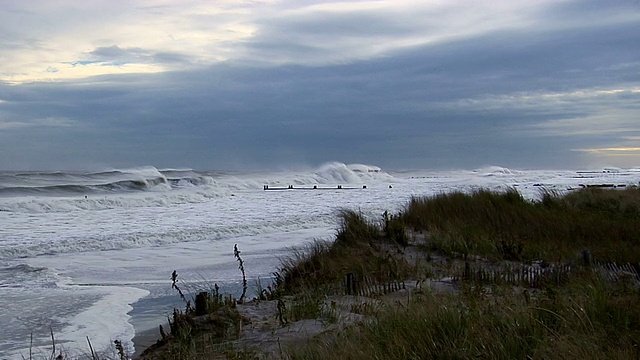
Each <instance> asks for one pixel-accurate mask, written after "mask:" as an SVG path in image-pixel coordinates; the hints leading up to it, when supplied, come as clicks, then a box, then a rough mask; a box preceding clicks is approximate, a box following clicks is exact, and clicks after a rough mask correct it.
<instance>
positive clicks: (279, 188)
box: [264, 185, 367, 191]
mask: <svg viewBox="0 0 640 360" xmlns="http://www.w3.org/2000/svg"><path fill="white" fill-rule="evenodd" d="M366 188H367V185H362V187H347V186H342V185H336V186H318V185H313V186H293V185H289V186H287V187H284V186H269V185H264V190H265V191H282V190H356V189H366Z"/></svg>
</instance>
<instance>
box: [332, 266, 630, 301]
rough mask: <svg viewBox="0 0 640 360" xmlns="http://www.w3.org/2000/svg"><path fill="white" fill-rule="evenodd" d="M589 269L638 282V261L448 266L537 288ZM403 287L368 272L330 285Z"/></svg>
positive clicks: (380, 290) (345, 290) (490, 280)
mask: <svg viewBox="0 0 640 360" xmlns="http://www.w3.org/2000/svg"><path fill="white" fill-rule="evenodd" d="M579 268H580V269H588V268H590V269H592V270H593V271H594V272H597V273H600V274H601V275H602V276H604V277H605V279H607V280H608V281H613V282H617V281H624V280H627V281H634V282H636V283H638V284H640V273H639V271H638V269H640V264H638V265H633V264H631V263H627V264H623V265H617V264H616V263H607V262H598V261H594V262H592V263H591V265H590V266H585V265H575V264H574V265H571V264H564V265H555V264H554V265H548V266H541V265H538V264H535V265H530V264H524V263H510V264H501V265H491V264H482V263H471V262H465V263H463V264H462V265H460V266H453V267H451V269H450V270H449V271H450V277H451V278H452V280H453V281H470V282H473V283H476V284H509V285H516V286H525V287H529V288H539V287H541V286H542V285H543V284H549V283H553V284H555V285H560V284H562V283H564V282H566V281H567V280H568V278H569V276H571V274H572V273H574V272H575V271H576V270H577V269H579ZM401 289H406V286H405V282H404V281H383V282H380V281H377V280H376V279H374V278H372V277H368V276H364V277H361V276H358V275H356V274H354V273H349V274H347V275H346V276H345V277H344V278H343V279H342V283H341V284H340V285H339V286H336V287H334V288H333V289H332V291H331V293H332V294H336V295H356V296H367V297H370V296H377V295H384V294H388V293H391V292H395V291H398V290H401Z"/></svg>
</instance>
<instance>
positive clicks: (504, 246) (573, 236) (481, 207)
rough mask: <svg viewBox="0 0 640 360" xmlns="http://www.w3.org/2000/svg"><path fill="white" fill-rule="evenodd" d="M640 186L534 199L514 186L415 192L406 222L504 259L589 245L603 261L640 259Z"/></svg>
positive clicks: (439, 245) (444, 246)
mask: <svg viewBox="0 0 640 360" xmlns="http://www.w3.org/2000/svg"><path fill="white" fill-rule="evenodd" d="M639 209H640V190H639V189H637V188H629V189H626V190H602V189H591V188H590V189H584V190H580V191H577V192H573V193H570V194H569V195H567V196H564V197H560V196H558V195H556V194H553V193H548V192H547V193H544V194H542V199H541V200H540V201H537V202H531V201H527V200H525V199H524V198H523V197H522V196H521V195H520V194H519V193H518V192H517V191H516V190H509V191H506V192H504V193H495V192H490V191H486V190H480V191H476V192H474V193H471V194H464V193H459V192H458V193H451V194H441V195H438V196H434V197H426V198H413V199H412V200H411V201H410V202H409V204H408V205H407V206H406V210H405V212H404V213H403V217H404V221H405V223H406V224H407V225H408V226H411V227H414V228H416V229H419V230H426V231H429V232H430V233H431V234H432V237H433V239H432V240H433V241H432V245H433V246H434V247H435V248H436V249H440V250H444V251H445V252H448V253H449V254H455V253H459V254H462V255H464V254H465V253H469V252H475V253H478V254H480V255H485V256H490V257H493V258H496V259H506V260H538V259H543V260H548V261H560V260H571V259H573V258H575V257H576V256H577V255H578V254H579V252H580V251H581V250H583V249H585V248H588V249H589V250H590V251H591V252H592V253H593V255H594V257H596V258H597V259H600V260H602V261H615V262H635V263H637V262H638V261H640V247H639V246H638V245H640V236H639V235H640V210H639Z"/></svg>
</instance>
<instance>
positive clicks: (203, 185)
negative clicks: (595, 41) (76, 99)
mask: <svg viewBox="0 0 640 360" xmlns="http://www.w3.org/2000/svg"><path fill="white" fill-rule="evenodd" d="M52 174H53V175H52ZM17 175H18V174H15V173H3V174H2V178H1V179H2V181H4V182H3V183H2V186H3V191H2V192H1V194H2V196H1V197H0V226H1V227H2V235H1V237H0V272H2V274H3V277H2V280H0V281H1V282H0V295H2V296H0V298H1V299H2V301H3V303H2V304H0V305H2V306H0V309H2V310H0V317H2V318H3V319H9V321H8V324H9V325H10V326H7V327H5V328H4V330H2V329H0V331H5V333H2V334H0V339H3V340H2V343H0V354H2V356H3V357H4V358H9V359H13V358H20V356H21V354H22V355H24V354H27V353H28V351H29V338H30V334H32V333H33V337H34V348H37V349H41V350H39V351H40V353H45V354H46V353H48V351H50V350H47V349H50V346H51V344H50V343H51V339H50V338H51V335H50V332H51V331H53V332H54V334H55V337H56V339H57V341H58V342H59V344H63V345H64V347H65V349H67V350H68V351H69V352H70V353H82V352H86V351H87V345H86V342H87V340H86V338H87V337H89V338H90V339H91V342H92V344H93V345H94V347H95V348H97V349H103V348H109V347H110V346H111V343H112V341H113V340H116V339H118V340H121V341H122V342H123V344H124V346H125V347H126V349H127V350H128V351H129V352H130V353H132V354H133V353H134V352H136V351H137V349H136V348H135V346H134V342H135V341H132V340H133V339H134V337H136V336H138V337H139V338H140V339H143V338H145V339H150V338H152V336H151V335H149V336H146V335H145V336H144V337H143V336H142V335H141V334H152V333H153V332H155V333H156V334H158V325H160V324H162V323H163V322H165V321H166V317H167V315H168V314H169V313H170V311H171V309H172V308H173V307H174V306H176V305H179V304H180V298H179V296H178V295H177V294H176V292H175V290H174V289H172V288H171V272H172V271H173V270H176V271H177V272H178V274H179V279H180V281H181V282H182V284H184V286H185V288H187V289H193V291H197V290H198V289H211V287H212V286H213V284H218V285H219V286H220V288H221V289H222V291H225V292H229V293H237V292H238V289H239V284H240V281H241V275H240V272H239V271H238V269H237V263H236V261H235V259H234V257H233V246H234V245H235V244H237V245H238V247H239V249H240V251H241V252H242V256H243V258H244V261H245V264H246V265H245V266H246V270H247V276H248V278H249V280H250V282H254V281H255V280H257V279H258V278H261V279H265V280H266V279H270V277H271V275H272V273H273V271H275V269H276V268H277V267H278V264H279V259H280V258H281V257H282V256H283V255H286V254H287V253H288V251H290V248H291V247H300V246H303V245H305V244H308V243H310V242H312V241H313V240H315V239H332V238H333V237H334V236H335V233H336V229H337V227H338V217H337V214H338V212H339V211H340V210H341V209H356V210H358V211H361V212H362V213H363V214H364V215H365V216H367V217H369V218H372V219H380V217H381V215H382V213H384V212H385V211H388V212H390V213H395V212H397V211H399V210H400V209H401V208H402V207H403V206H404V205H405V204H406V202H407V201H408V200H409V199H410V198H411V197H412V196H425V195H433V194H439V193H444V192H450V191H454V190H457V191H472V190H474V189H479V188H487V189H491V190H504V189H509V188H515V189H516V190H518V191H519V192H520V193H522V194H523V196H525V197H526V198H536V197H538V196H540V192H541V189H547V190H550V191H558V192H566V191H570V190H571V189H578V188H580V187H581V185H582V186H587V185H602V184H612V185H614V186H628V185H633V184H638V180H639V175H640V171H638V170H636V169H596V170H585V171H575V170H545V171H542V170H514V169H505V168H500V167H487V168H482V169H475V170H452V171H429V170H411V171H385V170H383V169H379V168H376V167H375V166H350V165H345V164H341V163H332V164H327V165H324V166H322V167H319V168H313V169H301V170H286V171H282V170H278V171H272V172H240V173H238V172H233V173H229V172H197V171H194V170H176V169H160V170H158V169H154V168H149V167H147V168H142V169H125V170H119V171H117V172H116V171H111V173H109V174H106V173H100V174H97V175H95V174H94V175H90V174H80V175H79V174H75V173H73V174H66V173H48V174H36V173H31V174H27V175H21V176H17ZM25 177H26V178H28V180H29V184H26V183H25V181H26V180H25ZM18 181H23V183H22V184H17V182H18ZM109 181H111V182H109ZM105 184H106V185H105ZM108 184H111V185H108ZM113 184H118V186H119V188H117V189H116V188H115V185H113ZM18 185H20V186H18ZM27 185H28V186H27ZM265 185H270V186H272V187H275V188H277V187H285V188H286V189H284V190H281V191H264V186H265ZM289 185H293V186H294V189H288V186H289ZM314 185H316V186H318V187H322V188H330V190H318V191H313V188H312V187H313V186H314ZM338 185H341V186H342V187H344V188H343V189H338ZM365 185H366V189H365V188H363V187H364V186H365ZM296 188H298V189H301V188H310V190H308V191H307V190H305V191H299V190H298V189H296ZM334 188H335V189H334ZM26 304H28V305H29V309H30V310H29V311H24V308H25V306H26ZM138 342H139V343H143V342H145V340H139V341H138Z"/></svg>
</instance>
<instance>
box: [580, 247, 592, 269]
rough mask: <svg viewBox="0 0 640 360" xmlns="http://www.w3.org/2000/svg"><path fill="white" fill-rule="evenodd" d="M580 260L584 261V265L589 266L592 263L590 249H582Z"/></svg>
mask: <svg viewBox="0 0 640 360" xmlns="http://www.w3.org/2000/svg"><path fill="white" fill-rule="evenodd" d="M582 261H583V262H584V266H587V267H590V266H591V265H592V264H593V255H591V251H589V249H584V250H582Z"/></svg>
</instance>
